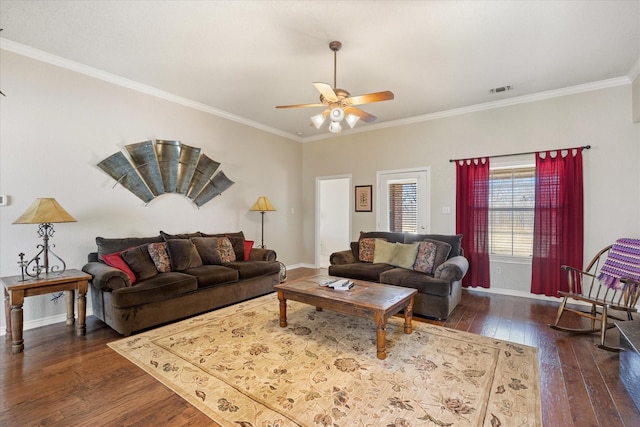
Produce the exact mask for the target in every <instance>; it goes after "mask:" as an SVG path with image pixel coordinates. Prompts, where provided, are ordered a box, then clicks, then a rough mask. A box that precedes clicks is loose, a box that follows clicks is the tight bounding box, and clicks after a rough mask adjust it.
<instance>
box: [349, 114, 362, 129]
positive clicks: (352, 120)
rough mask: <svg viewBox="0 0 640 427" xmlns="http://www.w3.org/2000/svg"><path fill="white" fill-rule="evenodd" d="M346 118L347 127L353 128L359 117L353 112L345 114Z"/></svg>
mask: <svg viewBox="0 0 640 427" xmlns="http://www.w3.org/2000/svg"><path fill="white" fill-rule="evenodd" d="M346 120H347V123H349V127H350V128H351V129H353V127H354V126H355V125H356V123H358V120H360V117H358V116H356V115H355V114H347V117H346Z"/></svg>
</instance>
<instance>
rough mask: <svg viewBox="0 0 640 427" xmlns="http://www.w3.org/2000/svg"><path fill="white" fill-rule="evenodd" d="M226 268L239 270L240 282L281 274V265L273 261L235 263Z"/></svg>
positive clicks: (227, 265)
mask: <svg viewBox="0 0 640 427" xmlns="http://www.w3.org/2000/svg"><path fill="white" fill-rule="evenodd" d="M225 266H226V267H229V268H233V269H235V270H237V271H238V273H239V275H240V280H243V279H251V278H252V277H260V276H264V275H266V274H274V273H278V272H280V263H279V262H273V261H233V262H230V263H228V264H225Z"/></svg>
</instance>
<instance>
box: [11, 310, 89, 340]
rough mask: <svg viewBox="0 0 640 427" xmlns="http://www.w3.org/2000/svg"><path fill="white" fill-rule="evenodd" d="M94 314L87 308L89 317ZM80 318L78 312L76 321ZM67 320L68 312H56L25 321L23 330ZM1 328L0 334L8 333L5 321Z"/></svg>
mask: <svg viewBox="0 0 640 427" xmlns="http://www.w3.org/2000/svg"><path fill="white" fill-rule="evenodd" d="M91 315H93V310H92V309H90V308H88V309H87V317H89V316H91ZM77 319H78V313H76V321H77ZM66 321H67V313H63V314H56V315H55V316H49V317H43V318H41V319H33V320H28V321H26V322H24V323H23V324H22V330H23V331H28V330H29V329H35V328H39V327H41V326H47V325H53V324H55V323H62V322H66ZM0 328H2V330H0V336H2V335H6V334H7V325H6V324H5V323H3V324H2V325H0Z"/></svg>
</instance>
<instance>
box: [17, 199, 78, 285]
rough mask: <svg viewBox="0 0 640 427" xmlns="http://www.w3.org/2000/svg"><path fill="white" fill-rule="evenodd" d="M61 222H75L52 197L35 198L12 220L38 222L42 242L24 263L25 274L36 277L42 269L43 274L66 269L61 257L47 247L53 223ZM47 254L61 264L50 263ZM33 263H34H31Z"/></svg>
mask: <svg viewBox="0 0 640 427" xmlns="http://www.w3.org/2000/svg"><path fill="white" fill-rule="evenodd" d="M62 222H76V219H75V218H74V217H72V216H71V215H70V214H69V213H68V212H67V211H66V210H64V208H63V207H62V206H60V204H59V203H58V202H57V201H56V199H54V198H39V199H36V200H35V201H34V202H33V203H32V204H31V206H29V208H28V209H27V210H26V211H25V212H24V213H23V214H22V215H20V217H19V218H18V219H16V220H15V221H14V222H13V223H14V224H39V226H38V237H41V238H42V244H41V245H38V247H39V248H41V249H40V252H38V253H37V254H36V256H34V257H33V258H32V259H31V260H30V261H27V262H25V263H24V266H23V268H25V272H26V273H27V275H29V276H31V277H37V276H39V275H40V272H41V270H42V271H44V273H45V274H49V273H53V272H57V273H61V272H63V271H64V270H65V269H66V264H65V262H64V261H63V260H62V258H60V257H59V256H58V255H57V254H56V253H55V252H53V251H52V250H51V248H50V247H49V238H50V237H52V236H53V233H54V230H53V224H55V223H62ZM54 246H55V245H54ZM49 254H51V255H53V256H54V257H56V258H57V259H58V260H59V261H60V263H61V264H62V265H61V266H60V265H57V264H55V265H50V264H49ZM40 255H42V257H43V263H42V265H40V264H39V260H40ZM34 263H35V265H32V264H34ZM29 269H32V270H34V271H35V274H30V273H29Z"/></svg>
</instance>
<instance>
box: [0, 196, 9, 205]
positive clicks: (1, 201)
mask: <svg viewBox="0 0 640 427" xmlns="http://www.w3.org/2000/svg"><path fill="white" fill-rule="evenodd" d="M8 204H9V196H4V195H0V206H7V205H8Z"/></svg>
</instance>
